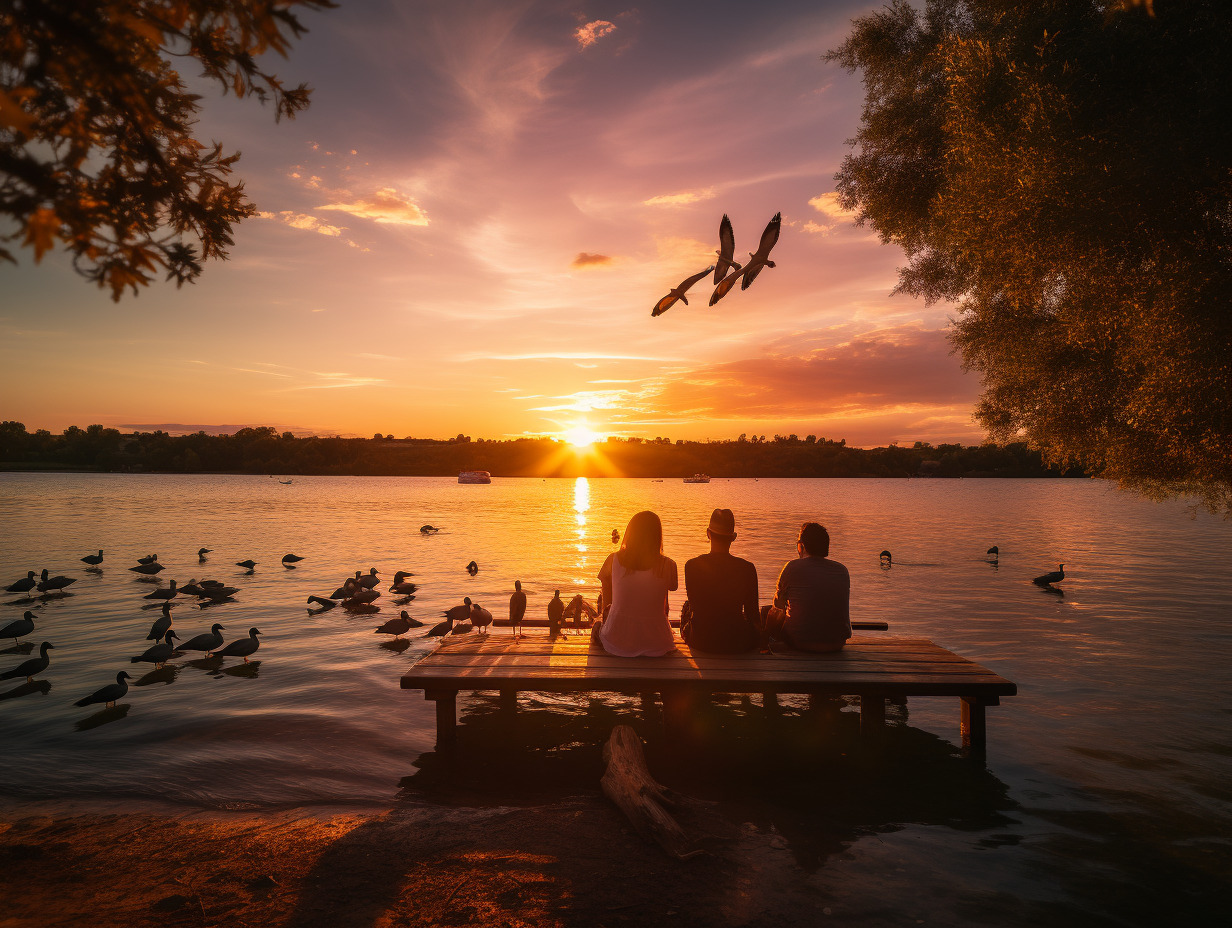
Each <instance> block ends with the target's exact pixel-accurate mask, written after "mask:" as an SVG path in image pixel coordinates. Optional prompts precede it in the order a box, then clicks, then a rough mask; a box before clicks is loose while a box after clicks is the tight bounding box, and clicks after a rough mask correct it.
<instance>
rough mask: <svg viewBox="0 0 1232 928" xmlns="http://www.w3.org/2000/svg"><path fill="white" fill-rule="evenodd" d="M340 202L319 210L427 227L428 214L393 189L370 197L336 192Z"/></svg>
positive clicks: (387, 189) (384, 188)
mask: <svg viewBox="0 0 1232 928" xmlns="http://www.w3.org/2000/svg"><path fill="white" fill-rule="evenodd" d="M335 195H336V196H340V197H343V198H344V199H342V200H341V201H339V202H335V203H326V204H323V205H321V206H318V207H317V209H330V210H338V211H339V212H343V213H347V214H349V215H351V216H356V217H358V218H360V219H371V220H373V221H374V222H380V223H389V224H393V225H402V226H426V225H427V224H428V214H427V213H425V212H424V211H423V209H422V207H420V206H419V204H418V203H416V202H415V201H414V200H412V199H411V198H410V197H408V196H404V195H403V194H401V193H399V192H398V191H397V190H395V189H394V188H393V187H382V188H381V189H379V190H377V191H375V192H374V193H372V194H370V195H368V196H354V195H352V194H350V193H349V192H348V191H345V190H343V191H336V194H335Z"/></svg>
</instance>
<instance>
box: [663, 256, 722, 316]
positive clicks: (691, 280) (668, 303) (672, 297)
mask: <svg viewBox="0 0 1232 928" xmlns="http://www.w3.org/2000/svg"><path fill="white" fill-rule="evenodd" d="M714 267H715V266H714V265H713V264H712V265H710V267H708V268H706V269H705V270H704V271H700V272H699V273H697V274H694V275H693V276H692V277H686V278H685V279H684V280H682V281H681V282H680V284H679V286H676V287H673V288H672V289H671V290H669V291H668V292H667V296H665V297H663V299H661V300H659V302H657V303H655V307H654V309H652V310H651V311H650V315H652V316H662V315H663V314H664V313H665V312H667V311H668V310H669V309H671V308H672V307H673V306H675V305H676V301H677V300H679V301H680V302H681V303H683V304H684V305H685V306H688V305H689V299H688V297H686V296H685V294H686V293H688V292H689V288H690V287H692V286H693V285H694V284H695V283H697V282H698V281H699V280H701V279H702V278H703V277H705V276H706V275H707V274H709V273H710V272H711V271H713V270H714Z"/></svg>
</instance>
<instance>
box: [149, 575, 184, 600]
mask: <svg viewBox="0 0 1232 928" xmlns="http://www.w3.org/2000/svg"><path fill="white" fill-rule="evenodd" d="M178 592H179V590H177V589H176V588H175V581H174V580H172V581H171V586H169V587H167V589H165V590H150V592H148V593H146V594H145V596H143V597H142V599H175V595H176V593H178Z"/></svg>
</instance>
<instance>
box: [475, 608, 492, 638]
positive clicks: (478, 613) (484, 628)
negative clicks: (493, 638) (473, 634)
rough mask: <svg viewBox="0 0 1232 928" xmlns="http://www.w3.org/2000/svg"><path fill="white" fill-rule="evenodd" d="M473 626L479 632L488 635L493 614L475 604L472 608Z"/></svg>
mask: <svg viewBox="0 0 1232 928" xmlns="http://www.w3.org/2000/svg"><path fill="white" fill-rule="evenodd" d="M471 624H472V625H473V626H475V628H476V629H477V630H478V631H479V632H481V633H482V634H485V635H486V634H487V633H488V629H489V628H490V627H491V625H492V613H491V612H489V611H488V610H487V609H485V608H483V606H481V605H479V603H475V604H473V605H472V606H471Z"/></svg>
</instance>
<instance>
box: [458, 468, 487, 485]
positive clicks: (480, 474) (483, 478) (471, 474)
mask: <svg viewBox="0 0 1232 928" xmlns="http://www.w3.org/2000/svg"><path fill="white" fill-rule="evenodd" d="M491 482H492V475H491V474H489V473H488V472H487V471H486V470H464V471H462V472H461V473H460V474H458V483H491Z"/></svg>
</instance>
